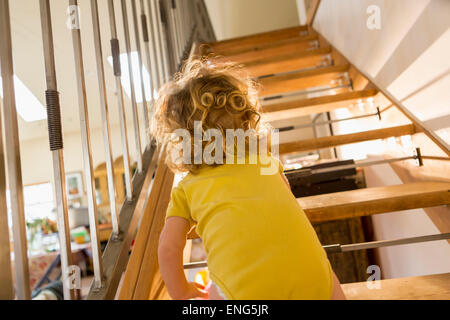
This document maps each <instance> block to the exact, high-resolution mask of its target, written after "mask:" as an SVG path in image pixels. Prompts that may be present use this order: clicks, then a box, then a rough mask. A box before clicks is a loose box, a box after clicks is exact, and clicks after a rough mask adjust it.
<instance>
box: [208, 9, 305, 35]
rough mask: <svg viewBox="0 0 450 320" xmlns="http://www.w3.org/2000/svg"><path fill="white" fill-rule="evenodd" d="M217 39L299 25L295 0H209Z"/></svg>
mask: <svg viewBox="0 0 450 320" xmlns="http://www.w3.org/2000/svg"><path fill="white" fill-rule="evenodd" d="M205 2H206V6H207V8H208V12H209V15H210V18H211V22H212V25H213V27H214V31H215V33H216V37H217V40H224V39H229V38H235V37H240V36H245V35H249V34H255V33H261V32H265V31H271V30H276V29H283V28H288V27H293V26H297V25H298V24H299V17H298V11H297V3H296V0H281V1H280V0H206V1H205Z"/></svg>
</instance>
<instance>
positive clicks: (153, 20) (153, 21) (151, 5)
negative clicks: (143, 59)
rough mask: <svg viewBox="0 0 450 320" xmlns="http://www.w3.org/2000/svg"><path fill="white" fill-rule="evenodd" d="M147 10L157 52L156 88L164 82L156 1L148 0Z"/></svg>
mask: <svg viewBox="0 0 450 320" xmlns="http://www.w3.org/2000/svg"><path fill="white" fill-rule="evenodd" d="M148 10H149V12H150V17H149V18H150V25H151V26H152V31H153V38H152V39H153V41H154V47H155V52H156V53H157V55H156V57H157V67H158V69H157V70H158V72H157V74H158V85H157V86H156V88H157V89H159V88H161V86H162V85H163V84H164V82H165V81H164V66H163V65H164V58H163V56H162V49H161V41H160V27H159V22H158V12H157V11H156V2H155V1H152V0H148Z"/></svg>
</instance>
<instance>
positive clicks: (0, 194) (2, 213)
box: [0, 101, 14, 300]
mask: <svg viewBox="0 0 450 320" xmlns="http://www.w3.org/2000/svg"><path fill="white" fill-rule="evenodd" d="M0 103H1V101H0ZM1 109H2V107H1V104H0V110H1ZM10 248H11V245H10V239H9V227H8V208H7V207H6V163H5V154H4V149H3V131H2V114H1V112H0V270H3V271H2V272H1V273H0V300H12V299H14V284H13V279H12V272H11V250H10Z"/></svg>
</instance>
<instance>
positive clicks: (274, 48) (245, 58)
mask: <svg viewBox="0 0 450 320" xmlns="http://www.w3.org/2000/svg"><path fill="white" fill-rule="evenodd" d="M314 40H317V35H307V36H304V37H298V38H295V39H290V40H289V41H283V42H275V43H272V45H271V46H265V47H256V48H253V49H251V50H247V51H244V52H240V53H235V54H230V53H228V54H223V55H224V57H223V58H219V61H220V60H226V61H233V62H238V63H246V62H250V61H255V60H256V59H268V58H270V57H272V56H274V55H282V54H284V55H286V54H292V52H298V53H301V52H304V51H307V50H308V49H310V48H311V47H312V46H311V41H314Z"/></svg>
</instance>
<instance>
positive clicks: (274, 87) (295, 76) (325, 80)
mask: <svg viewBox="0 0 450 320" xmlns="http://www.w3.org/2000/svg"><path fill="white" fill-rule="evenodd" d="M349 68H350V66H349V65H348V64H345V65H340V66H331V67H325V68H317V69H313V70H307V71H302V72H295V73H290V74H285V75H278V76H273V77H268V78H263V79H261V80H260V81H259V83H260V84H261V86H262V90H261V92H260V96H269V95H276V94H282V93H286V92H291V91H297V90H302V89H308V88H312V87H318V86H324V85H329V84H330V82H331V81H332V80H336V79H338V78H339V76H340V75H341V74H342V73H344V72H347V71H348V70H349Z"/></svg>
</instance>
